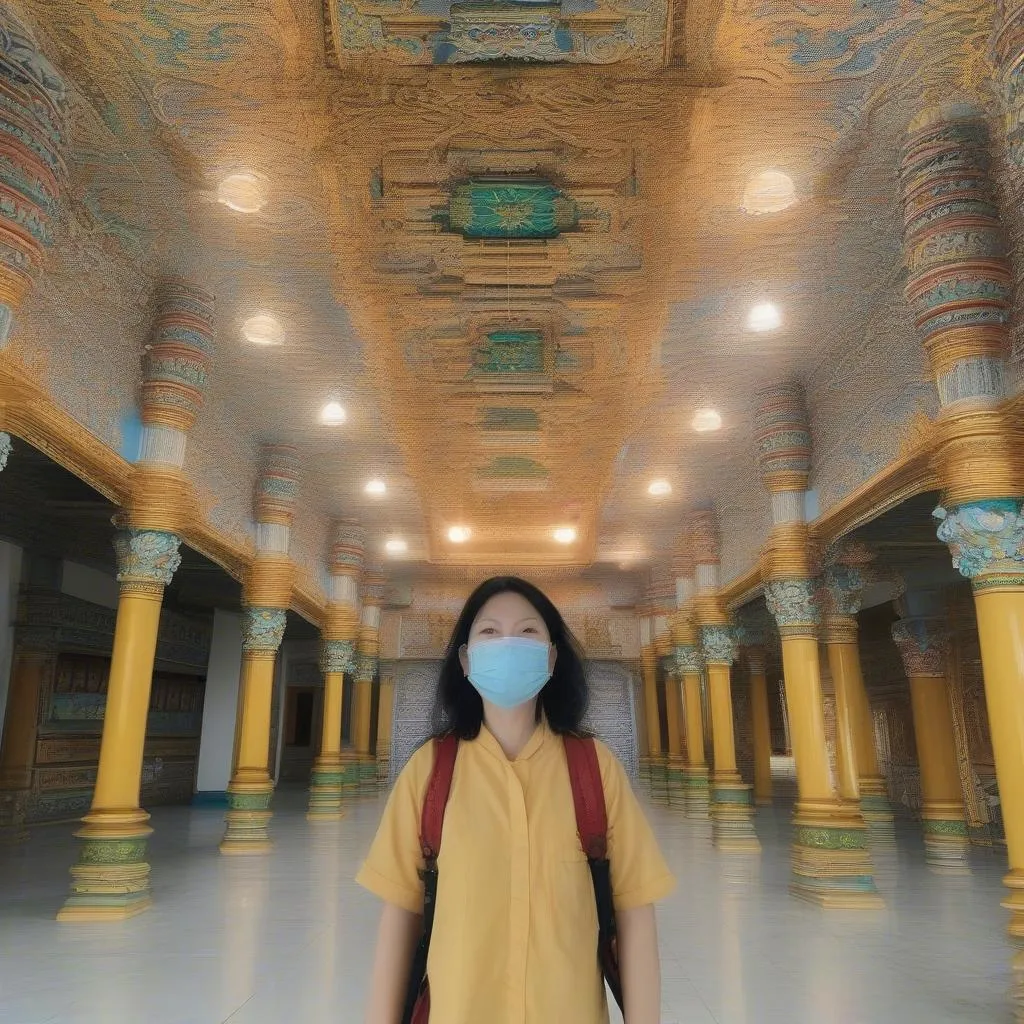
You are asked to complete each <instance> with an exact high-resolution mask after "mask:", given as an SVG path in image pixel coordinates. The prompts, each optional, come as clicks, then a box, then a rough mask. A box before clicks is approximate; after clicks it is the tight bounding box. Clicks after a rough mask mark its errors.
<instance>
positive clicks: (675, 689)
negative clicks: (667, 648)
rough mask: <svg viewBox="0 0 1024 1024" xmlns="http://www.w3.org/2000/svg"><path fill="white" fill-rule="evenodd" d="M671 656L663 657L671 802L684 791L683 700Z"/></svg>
mask: <svg viewBox="0 0 1024 1024" xmlns="http://www.w3.org/2000/svg"><path fill="white" fill-rule="evenodd" d="M671 662H672V659H671V657H670V656H666V657H663V658H662V659H661V665H662V677H663V678H664V680H665V718H666V720H667V722H666V724H667V726H668V777H667V781H668V796H669V802H670V803H674V802H677V801H680V800H682V799H683V797H684V793H683V730H682V715H683V702H682V694H681V693H680V689H679V680H678V678H677V676H676V672H675V666H674V665H672V663H671Z"/></svg>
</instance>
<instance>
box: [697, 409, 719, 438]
mask: <svg viewBox="0 0 1024 1024" xmlns="http://www.w3.org/2000/svg"><path fill="white" fill-rule="evenodd" d="M691 426H692V427H693V429H694V430H695V431H697V433H698V434H710V433H712V432H713V431H715V430H721V429H722V417H721V414H719V413H718V412H716V411H715V410H714V409H698V410H697V411H696V412H695V413H694V414H693V420H692V422H691Z"/></svg>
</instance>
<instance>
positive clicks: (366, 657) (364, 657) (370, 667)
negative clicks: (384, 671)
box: [355, 654, 377, 682]
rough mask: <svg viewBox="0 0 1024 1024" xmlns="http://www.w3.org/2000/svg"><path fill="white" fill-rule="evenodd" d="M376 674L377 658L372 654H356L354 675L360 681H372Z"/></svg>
mask: <svg viewBox="0 0 1024 1024" xmlns="http://www.w3.org/2000/svg"><path fill="white" fill-rule="evenodd" d="M376 675H377V659H376V657H375V656H374V655H372V654H359V655H357V656H356V667H355V677H356V679H358V680H359V681H360V682H368V681H372V680H373V679H374V678H375V677H376Z"/></svg>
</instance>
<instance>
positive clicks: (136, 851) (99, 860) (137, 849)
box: [79, 839, 146, 864]
mask: <svg viewBox="0 0 1024 1024" xmlns="http://www.w3.org/2000/svg"><path fill="white" fill-rule="evenodd" d="M79 856H80V859H81V863H82V864H138V863H140V862H141V861H144V860H145V859H146V840H145V839H89V840H87V841H86V842H84V843H83V844H82V850H81V853H80V854H79Z"/></svg>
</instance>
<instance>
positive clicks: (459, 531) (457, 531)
mask: <svg viewBox="0 0 1024 1024" xmlns="http://www.w3.org/2000/svg"><path fill="white" fill-rule="evenodd" d="M472 535H473V531H472V530H470V528H469V527H468V526H453V527H451V528H450V529H449V530H448V539H449V540H450V541H451V542H452V543H453V544H465V543H466V541H467V540H469V538H470V537H471V536H472Z"/></svg>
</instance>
